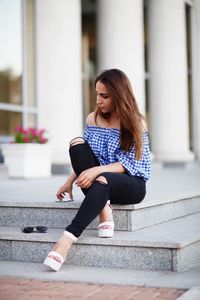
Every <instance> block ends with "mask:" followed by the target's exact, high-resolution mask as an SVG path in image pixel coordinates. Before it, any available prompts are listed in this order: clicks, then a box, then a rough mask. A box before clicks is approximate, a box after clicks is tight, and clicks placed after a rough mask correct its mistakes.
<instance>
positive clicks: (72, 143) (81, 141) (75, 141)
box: [69, 137, 85, 147]
mask: <svg viewBox="0 0 200 300" xmlns="http://www.w3.org/2000/svg"><path fill="white" fill-rule="evenodd" d="M78 144H85V140H84V138H82V137H76V138H74V139H72V140H71V141H70V143H69V145H70V147H72V146H75V145H78Z"/></svg>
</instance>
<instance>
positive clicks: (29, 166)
mask: <svg viewBox="0 0 200 300" xmlns="http://www.w3.org/2000/svg"><path fill="white" fill-rule="evenodd" d="M0 147H1V149H2V154H3V156H4V161H5V164H6V165H7V166H8V174H9V177H14V178H39V177H49V176H51V163H52V146H51V145H50V144H48V143H47V144H31V143H30V144H29V143H25V144H2V145H1V146H0Z"/></svg>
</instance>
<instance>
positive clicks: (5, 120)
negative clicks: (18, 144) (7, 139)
mask: <svg viewBox="0 0 200 300" xmlns="http://www.w3.org/2000/svg"><path fill="white" fill-rule="evenodd" d="M21 124H22V113H18V112H12V111H3V110H0V135H6V136H7V135H13V134H14V132H15V128H16V127H17V126H19V125H21Z"/></svg>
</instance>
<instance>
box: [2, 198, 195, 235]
mask: <svg viewBox="0 0 200 300" xmlns="http://www.w3.org/2000/svg"><path fill="white" fill-rule="evenodd" d="M27 198H28V195H27ZM81 198H82V196H78V195H77V197H76V199H77V200H76V201H73V202H55V201H51V198H50V199H49V201H44V202H43V201H40V202H39V201H37V198H36V200H35V201H34V202H33V201H25V200H24V201H16V200H15V201H8V200H7V201H2V200H1V201H0V209H1V218H0V226H34V225H38V224H41V225H45V226H49V227H53V228H63V227H65V226H66V225H68V224H69V223H70V222H71V220H72V218H73V217H74V216H75V214H76V212H77V209H78V208H79V206H80V204H81V201H82V199H81ZM113 207H114V220H115V228H116V230H122V231H134V230H138V229H142V228H145V227H149V226H152V225H155V224H159V223H162V222H166V221H169V220H172V219H176V218H179V217H182V216H186V215H190V214H193V213H196V212H199V211H200V194H199V193H190V194H187V195H185V196H184V195H181V196H179V197H177V196H174V197H172V196H171V197H170V198H167V199H164V200H162V199H160V198H159V199H155V198H154V199H149V198H145V200H144V201H143V202H142V203H140V204H137V205H121V206H120V205H113ZM97 224H98V220H94V222H92V223H91V224H90V225H89V227H88V229H96V228H97Z"/></svg>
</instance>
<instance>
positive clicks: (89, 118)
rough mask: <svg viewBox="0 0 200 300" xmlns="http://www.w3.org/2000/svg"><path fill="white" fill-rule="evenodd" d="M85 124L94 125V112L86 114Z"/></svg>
mask: <svg viewBox="0 0 200 300" xmlns="http://www.w3.org/2000/svg"><path fill="white" fill-rule="evenodd" d="M86 124H87V125H91V126H94V125H96V123H95V112H94V111H93V112H91V113H90V114H89V115H88V116H87V118H86Z"/></svg>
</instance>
